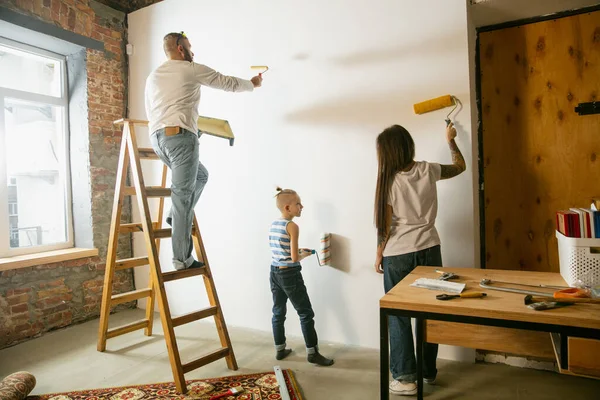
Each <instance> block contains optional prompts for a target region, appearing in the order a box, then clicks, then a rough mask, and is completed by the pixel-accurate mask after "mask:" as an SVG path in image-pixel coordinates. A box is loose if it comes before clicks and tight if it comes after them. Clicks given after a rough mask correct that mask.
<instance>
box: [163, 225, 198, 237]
mask: <svg viewBox="0 0 600 400" xmlns="http://www.w3.org/2000/svg"><path fill="white" fill-rule="evenodd" d="M195 233H196V229H194V228H193V227H192V235H194V234H195ZM171 235H172V232H171V228H164V229H155V230H154V238H155V239H167V238H170V237H171Z"/></svg>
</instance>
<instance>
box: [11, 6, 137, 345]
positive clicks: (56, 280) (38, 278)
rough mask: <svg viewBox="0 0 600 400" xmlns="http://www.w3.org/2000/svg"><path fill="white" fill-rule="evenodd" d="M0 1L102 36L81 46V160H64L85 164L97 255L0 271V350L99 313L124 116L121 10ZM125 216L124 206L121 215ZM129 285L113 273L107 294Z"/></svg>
mask: <svg viewBox="0 0 600 400" xmlns="http://www.w3.org/2000/svg"><path fill="white" fill-rule="evenodd" d="M2 5H3V6H4V7H8V8H9V9H12V10H13V11H17V12H19V13H22V14H25V15H27V16H30V17H33V18H37V19H40V20H43V21H45V22H48V23H52V24H55V25H57V26H58V27H60V28H62V29H65V30H69V31H72V32H75V33H77V34H79V35H83V36H87V37H91V38H93V39H96V40H99V41H102V42H103V43H104V50H103V51H96V50H89V49H88V50H87V59H86V62H87V86H88V110H89V115H88V120H89V149H90V154H89V165H85V166H83V165H72V168H88V169H89V175H90V180H91V187H90V188H89V190H90V196H91V199H92V223H93V241H94V246H95V247H96V248H98V249H99V256H98V257H94V258H87V259H80V260H73V261H68V262H63V263H56V264H49V265H38V266H34V267H30V268H23V269H17V270H9V271H3V272H1V273H0V348H3V347H7V346H10V345H13V344H16V343H19V342H21V341H24V340H27V339H29V338H32V337H35V336H39V335H40V334H43V333H44V332H47V331H50V330H52V329H56V328H59V327H65V326H68V325H71V324H74V323H78V322H82V321H86V320H89V319H92V318H96V317H97V316H98V315H99V310H100V301H101V296H102V284H103V277H104V268H105V257H106V248H107V243H108V231H109V228H110V218H111V212H112V202H113V195H114V184H115V171H116V167H117V158H118V155H119V146H120V138H121V131H120V129H119V128H118V127H115V126H114V125H113V124H112V121H114V120H116V119H119V118H123V117H124V116H126V114H127V113H126V109H127V99H126V93H127V86H126V85H127V75H126V74H127V60H126V56H125V53H124V49H125V40H126V37H127V30H126V21H125V14H124V13H122V12H119V11H116V10H114V9H111V8H109V7H107V6H106V5H103V4H100V3H98V2H96V1H93V0H3V1H2ZM75 134H77V132H71V135H75ZM129 219H130V207H129V206H126V207H124V220H129ZM76 228H77V227H76ZM130 255H131V240H130V238H128V237H124V238H123V240H122V241H120V243H119V256H120V257H127V256H130ZM133 286H134V285H133V276H132V272H131V271H120V272H118V273H117V276H116V277H115V292H122V291H129V290H133ZM133 306H134V303H130V304H126V305H121V306H119V307H121V308H123V307H133Z"/></svg>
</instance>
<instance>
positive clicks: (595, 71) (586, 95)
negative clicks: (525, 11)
mask: <svg viewBox="0 0 600 400" xmlns="http://www.w3.org/2000/svg"><path fill="white" fill-rule="evenodd" d="M479 63H480V76H479V79H480V85H481V86H480V87H481V91H480V99H481V115H480V118H481V121H482V128H483V132H482V134H481V136H480V139H481V140H482V144H481V145H482V146H483V157H482V159H481V160H480V163H481V165H480V167H483V178H484V191H483V193H484V195H483V198H482V202H483V209H484V215H485V218H484V221H485V240H484V246H485V247H484V250H483V251H484V252H485V253H484V254H485V267H486V268H496V269H521V270H529V271H548V272H557V271H559V263H558V249H557V240H556V237H555V226H556V223H555V213H556V211H558V210H561V209H567V208H569V207H586V208H587V207H589V206H590V203H591V198H592V197H595V196H598V195H599V194H600V115H585V116H579V115H578V114H577V113H576V112H575V111H574V108H575V106H577V104H579V103H580V102H589V101H600V11H595V12H591V13H585V14H579V15H574V16H568V17H563V18H559V19H554V20H547V21H543V22H536V23H531V24H526V25H521V26H517V27H511V28H505V29H498V30H493V31H489V32H480V33H479ZM482 240H483V238H482Z"/></svg>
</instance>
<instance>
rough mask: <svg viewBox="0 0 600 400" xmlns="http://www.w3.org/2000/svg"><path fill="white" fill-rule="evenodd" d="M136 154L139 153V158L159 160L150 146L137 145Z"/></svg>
mask: <svg viewBox="0 0 600 400" xmlns="http://www.w3.org/2000/svg"><path fill="white" fill-rule="evenodd" d="M138 154H139V155H140V158H142V159H145V160H160V158H158V155H157V154H156V153H155V152H154V150H153V149H152V148H148V147H146V148H144V147H139V148H138Z"/></svg>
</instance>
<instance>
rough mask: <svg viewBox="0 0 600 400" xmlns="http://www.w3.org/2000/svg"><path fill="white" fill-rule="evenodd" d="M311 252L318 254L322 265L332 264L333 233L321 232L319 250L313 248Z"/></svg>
mask: <svg viewBox="0 0 600 400" xmlns="http://www.w3.org/2000/svg"><path fill="white" fill-rule="evenodd" d="M310 253H311V254H315V255H316V256H317V260H318V261H319V265H320V266H324V265H330V263H331V233H321V247H320V249H319V252H318V253H317V251H316V250H314V249H311V250H310Z"/></svg>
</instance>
